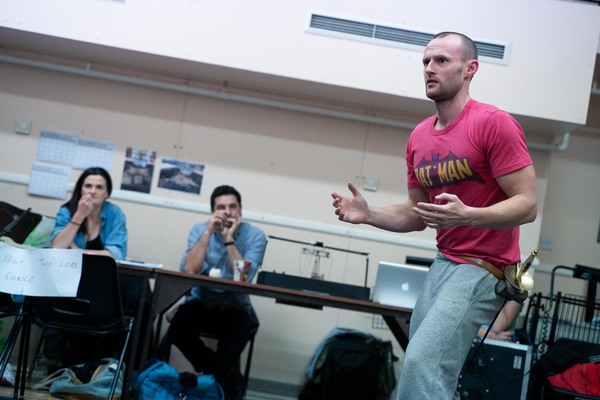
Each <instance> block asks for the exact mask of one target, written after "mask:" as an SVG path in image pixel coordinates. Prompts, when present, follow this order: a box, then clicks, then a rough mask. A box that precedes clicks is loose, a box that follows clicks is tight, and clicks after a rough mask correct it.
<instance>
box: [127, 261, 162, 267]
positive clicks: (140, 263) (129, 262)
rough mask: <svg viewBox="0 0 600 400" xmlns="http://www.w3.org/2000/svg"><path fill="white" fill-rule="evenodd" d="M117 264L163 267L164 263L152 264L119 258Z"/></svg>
mask: <svg viewBox="0 0 600 400" xmlns="http://www.w3.org/2000/svg"><path fill="white" fill-rule="evenodd" d="M117 264H121V265H130V266H132V267H146V268H162V266H163V265H162V264H152V263H147V262H143V261H133V260H117Z"/></svg>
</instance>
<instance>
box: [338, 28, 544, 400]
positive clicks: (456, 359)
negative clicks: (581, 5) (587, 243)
mask: <svg viewBox="0 0 600 400" xmlns="http://www.w3.org/2000/svg"><path fill="white" fill-rule="evenodd" d="M423 68H424V70H423V74H424V78H425V90H426V94H427V97H429V98H430V99H432V100H433V101H435V106H436V114H435V115H433V116H432V117H429V118H427V119H425V120H424V121H423V122H421V123H420V124H419V125H418V126H417V127H416V128H415V129H414V131H413V132H412V134H411V136H410V139H409V141H408V144H407V148H406V164H407V167H408V200H407V201H406V202H404V203H400V204H395V205H391V206H388V207H372V206H369V205H368V204H367V202H366V200H365V199H364V198H363V196H362V195H361V193H360V192H359V191H358V190H357V188H356V187H355V186H354V185H353V184H352V183H348V188H349V189H350V193H351V197H344V196H342V195H340V194H337V193H332V197H333V206H334V207H335V213H336V215H338V218H339V219H340V220H341V221H345V222H350V223H354V224H359V223H364V224H369V225H372V226H375V227H378V228H381V229H385V230H389V231H394V232H410V231H420V230H423V229H425V228H427V227H429V228H433V229H436V231H437V237H436V240H437V248H438V254H437V256H436V258H435V261H434V262H433V264H432V265H431V268H430V271H429V274H428V276H427V279H426V282H425V284H424V287H423V289H422V290H421V294H420V296H419V299H418V301H417V304H416V306H415V309H414V310H413V314H412V318H411V323H410V341H409V344H408V347H407V349H406V353H405V357H404V363H403V367H402V374H401V376H400V380H399V382H398V391H397V399H398V400H408V399H410V400H420V399H423V400H432V399H452V398H453V396H454V399H458V398H459V394H458V392H457V391H456V388H457V385H458V377H459V374H460V370H461V368H462V365H463V363H464V361H465V359H466V357H467V354H468V352H469V348H470V346H471V344H472V343H473V339H474V338H475V336H476V335H477V331H478V329H479V327H480V326H481V325H482V324H485V323H490V321H491V320H492V319H493V317H494V315H495V314H496V312H497V311H498V310H499V308H500V307H501V305H502V303H503V298H502V297H501V296H499V295H497V294H496V293H495V290H494V288H495V285H496V283H497V281H498V279H502V278H503V273H502V270H503V269H504V268H505V267H506V266H507V265H510V264H514V263H515V262H517V261H519V259H520V250H519V225H521V224H525V223H529V222H532V221H534V220H535V218H536V213H537V196H536V189H535V172H534V169H533V166H532V161H531V157H530V155H529V153H528V151H527V145H526V142H525V137H524V133H523V129H522V128H521V126H520V125H519V124H518V122H517V121H516V120H515V119H513V118H512V117H511V116H510V115H508V114H507V113H505V112H503V111H500V110H499V109H497V108H496V107H493V106H491V105H488V104H483V103H479V102H477V101H475V100H473V99H471V98H470V96H469V85H470V82H471V80H472V79H473V76H474V75H475V73H476V72H477V69H478V68H479V62H478V61H477V47H476V46H475V43H473V41H472V40H471V39H470V38H468V37H467V36H465V35H463V34H460V33H455V32H442V33H439V34H437V35H436V36H434V37H433V39H432V40H431V41H430V42H429V44H428V45H427V47H426V48H425V52H424V55H423Z"/></svg>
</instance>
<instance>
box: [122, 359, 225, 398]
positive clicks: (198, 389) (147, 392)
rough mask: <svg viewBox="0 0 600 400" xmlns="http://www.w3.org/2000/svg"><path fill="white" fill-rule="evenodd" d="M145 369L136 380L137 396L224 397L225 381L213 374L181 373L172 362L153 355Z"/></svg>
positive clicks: (135, 392) (135, 394) (135, 390)
mask: <svg viewBox="0 0 600 400" xmlns="http://www.w3.org/2000/svg"><path fill="white" fill-rule="evenodd" d="M144 367H145V368H144V370H142V372H140V373H139V375H138V376H137V378H136V379H135V382H134V383H133V387H132V391H133V395H134V398H135V399H137V400H157V399H160V400H180V399H182V398H185V399H187V400H223V399H224V398H225V395H224V394H223V389H222V388H221V385H219V383H218V382H217V381H216V379H215V377H214V376H213V375H198V376H196V374H192V373H189V372H183V373H179V372H177V370H176V369H175V368H173V367H172V366H170V365H169V364H167V363H165V362H163V361H160V360H157V359H153V360H149V361H148V362H146V364H145V365H144Z"/></svg>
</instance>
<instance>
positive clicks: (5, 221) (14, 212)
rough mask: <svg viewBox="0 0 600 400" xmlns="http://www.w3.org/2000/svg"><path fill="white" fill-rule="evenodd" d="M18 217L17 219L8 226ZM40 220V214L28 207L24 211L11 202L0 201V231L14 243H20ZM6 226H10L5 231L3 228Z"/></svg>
mask: <svg viewBox="0 0 600 400" xmlns="http://www.w3.org/2000/svg"><path fill="white" fill-rule="evenodd" d="M18 218H20V219H19V221H17V222H16V223H15V224H14V225H13V226H10V225H11V223H13V222H15V220H17V219H18ZM41 220H42V215H41V214H36V213H32V212H31V211H29V209H28V210H27V212H25V210H22V209H20V208H18V207H15V206H13V205H12V204H9V203H6V202H4V201H0V231H2V232H3V233H4V235H6V236H8V237H10V238H11V239H12V240H13V241H15V242H16V243H20V244H22V243H23V242H24V241H25V239H27V236H29V234H30V233H31V231H33V229H34V228H35V227H36V226H37V224H39V223H40V221H41ZM7 227H10V231H9V232H6V233H5V232H4V229H6V228H7Z"/></svg>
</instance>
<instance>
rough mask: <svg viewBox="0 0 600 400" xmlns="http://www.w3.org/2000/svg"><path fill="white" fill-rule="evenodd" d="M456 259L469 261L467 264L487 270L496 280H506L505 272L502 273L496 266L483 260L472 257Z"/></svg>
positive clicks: (459, 256)
mask: <svg viewBox="0 0 600 400" xmlns="http://www.w3.org/2000/svg"><path fill="white" fill-rule="evenodd" d="M455 257H457V258H460V259H461V260H464V261H467V264H473V265H476V266H478V267H481V268H483V269H485V270H486V271H488V272H489V273H490V274H492V275H494V276H495V277H496V278H498V279H500V280H502V279H504V272H502V271H501V270H500V269H498V268H497V267H496V266H495V265H494V264H492V263H491V262H489V261H485V260H483V259H481V258H476V257H470V256H461V255H458V256H455Z"/></svg>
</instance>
